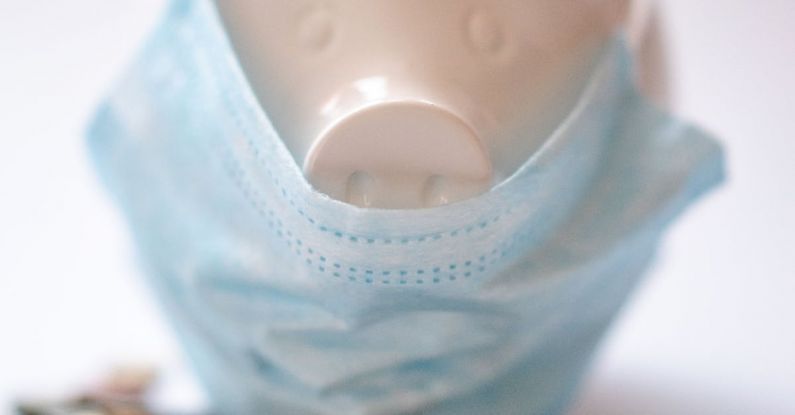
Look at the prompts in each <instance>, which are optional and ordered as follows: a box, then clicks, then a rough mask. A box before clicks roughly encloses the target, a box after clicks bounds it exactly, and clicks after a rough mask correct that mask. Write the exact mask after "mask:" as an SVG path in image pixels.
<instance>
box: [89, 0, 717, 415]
mask: <svg viewBox="0 0 795 415" xmlns="http://www.w3.org/2000/svg"><path fill="white" fill-rule="evenodd" d="M630 73H631V68H630V59H629V52H628V51H627V50H626V48H625V46H624V43H623V42H622V41H621V40H616V41H615V42H614V43H613V45H612V46H610V47H608V48H607V49H606V51H605V53H604V58H603V61H602V62H601V64H599V66H598V68H597V69H596V70H595V73H594V75H593V79H592V80H591V81H590V84H589V86H588V87H587V90H586V91H585V92H584V93H583V96H582V98H581V100H580V101H579V103H578V105H577V107H576V108H575V109H574V110H573V111H572V113H571V114H570V115H569V116H568V118H567V119H566V120H565V121H564V122H563V123H562V124H561V125H560V126H559V128H558V129H557V130H556V131H555V132H554V134H552V135H551V136H550V137H549V138H548V140H547V142H546V143H545V144H544V146H543V147H542V148H540V149H539V150H538V151H537V152H536V153H535V154H534V155H533V156H532V157H531V158H530V159H529V160H527V161H526V163H525V164H524V165H523V166H522V167H521V168H520V169H519V170H518V171H517V172H516V173H515V174H514V175H513V176H512V177H510V178H509V179H507V180H505V181H504V182H503V183H501V184H499V185H498V186H496V187H495V188H494V189H492V190H491V191H490V192H488V193H486V194H483V195H481V196H478V197H476V198H473V199H470V200H467V201H463V202H460V203H456V204H452V205H449V206H444V207H438V208H433V209H424V210H407V211H397V210H363V209H359V208H356V207H352V206H349V205H346V204H343V203H340V202H337V201H334V200H331V199H329V198H327V197H325V196H324V195H322V194H320V193H318V192H315V191H314V190H312V189H311V187H310V186H309V185H308V184H307V182H306V181H305V179H304V177H303V175H302V173H301V171H300V168H299V167H298V166H297V165H296V163H295V161H294V159H293V158H292V156H291V155H290V154H289V152H288V151H287V149H286V148H285V146H284V145H283V143H282V141H281V140H280V138H279V136H278V135H277V133H276V132H275V131H274V129H273V127H272V126H271V123H270V121H269V120H268V117H267V113H265V112H263V110H262V108H261V107H260V106H259V104H258V102H257V100H256V98H255V96H254V94H253V93H252V91H251V89H250V87H249V86H248V84H247V81H246V79H245V77H244V75H243V72H242V71H241V69H240V67H239V65H238V63H237V61H236V58H235V55H234V53H233V51H232V49H231V47H230V45H229V43H228V40H227V38H226V35H225V33H224V31H223V28H222V25H221V23H220V20H219V18H218V15H217V12H216V10H215V9H214V6H213V4H212V2H210V1H209V0H193V1H178V2H174V3H173V4H172V7H171V8H170V10H169V12H168V14H167V17H166V19H165V20H164V21H163V22H162V23H161V24H160V26H159V28H158V29H157V30H156V33H155V34H154V36H153V38H152V39H151V40H150V41H149V42H148V44H147V46H146V47H145V49H144V50H143V52H142V53H141V55H140V57H139V58H138V60H137V62H136V63H134V64H133V65H132V68H131V70H130V71H129V72H128V73H127V75H126V76H125V77H124V79H122V82H120V83H119V86H118V88H116V89H115V90H114V92H113V94H111V96H110V98H109V99H108V100H107V102H106V103H105V104H104V105H103V106H102V108H101V109H100V111H99V114H98V115H97V117H96V119H95V121H94V123H93V125H92V127H91V130H90V133H89V136H90V146H91V149H92V152H93V154H94V157H95V160H96V164H97V165H98V168H99V170H100V172H101V174H102V176H103V178H104V180H105V182H106V184H107V186H108V188H110V189H111V191H112V192H113V194H114V196H115V198H116V200H117V201H118V203H119V204H120V205H121V206H122V207H123V209H124V212H125V213H126V215H127V217H128V219H129V221H130V222H131V224H132V229H133V232H134V235H135V239H136V242H137V246H138V247H139V252H140V256H141V258H142V262H143V263H144V264H145V266H146V268H147V271H148V275H150V276H151V279H150V283H151V285H152V286H153V287H154V288H155V292H156V293H157V295H158V296H159V299H160V300H161V303H162V304H163V307H164V310H165V312H166V314H167V315H168V316H169V318H170V319H171V321H172V323H173V326H174V327H175V328H176V331H177V333H178V334H179V337H180V338H181V340H182V342H183V344H184V346H185V349H186V350H187V352H188V354H189V355H190V357H191V360H192V362H193V363H194V365H195V368H196V370H197V373H198V374H199V377H200V378H201V379H202V381H203V382H204V384H205V386H206V388H207V391H208V393H209V395H210V396H211V398H212V401H213V402H214V404H215V405H216V406H217V408H218V411H219V412H223V413H230V414H255V413H260V414H280V415H291V414H302V415H303V414H318V415H320V414H323V415H325V414H354V415H355V414H398V413H401V414H402V413H423V414H433V415H442V414H444V415H448V414H450V415H452V414H457V415H462V414H464V415H465V414H522V415H526V414H555V413H560V411H562V410H563V409H564V408H565V405H566V402H567V401H568V398H569V397H570V395H571V393H572V392H573V391H574V389H575V387H576V385H577V382H578V380H579V378H580V376H581V374H582V372H583V370H584V368H585V366H586V364H587V362H588V360H589V357H590V355H591V354H592V351H593V350H594V348H595V346H596V344H597V342H598V341H599V339H600V337H601V336H602V334H603V333H604V332H605V330H606V328H607V327H608V325H609V324H610V321H611V320H612V319H613V317H614V316H615V315H616V313H617V311H618V310H619V308H620V307H621V305H622V303H623V302H624V301H625V299H626V297H627V295H628V293H629V292H630V291H631V290H632V288H633V286H634V285H635V284H636V282H637V281H638V279H639V277H640V276H641V275H642V273H643V271H644V269H645V268H646V267H647V265H648V264H649V262H650V260H651V258H652V256H653V253H654V250H655V246H656V245H657V242H658V240H659V238H660V236H661V233H662V231H663V230H664V228H665V227H666V225H667V224H668V223H669V222H670V221H671V220H672V219H673V218H674V217H675V216H676V215H677V214H678V213H680V211H681V210H682V209H683V208H684V207H685V206H686V205H688V204H689V203H690V202H691V201H692V200H693V199H695V198H696V197H698V196H700V195H701V194H702V193H703V192H705V191H706V190H707V189H709V188H710V187H712V186H713V185H715V184H717V183H718V182H719V181H720V180H721V178H722V156H721V151H720V148H719V147H718V145H717V144H716V143H715V142H713V141H712V140H711V139H710V138H708V137H706V136H705V135H704V134H703V133H701V132H700V131H698V130H696V129H694V128H692V127H690V126H688V125H686V124H683V123H681V122H679V121H676V120H674V119H672V118H671V117H669V116H668V115H666V114H663V113H661V112H660V111H658V110H656V109H655V108H653V107H652V106H650V105H649V104H647V103H646V102H644V101H643V99H641V98H640V97H639V96H638V95H637V94H636V93H635V91H634V89H633V85H632V82H631V79H630V78H631V76H630Z"/></svg>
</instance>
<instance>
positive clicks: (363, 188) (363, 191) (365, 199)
mask: <svg viewBox="0 0 795 415" xmlns="http://www.w3.org/2000/svg"><path fill="white" fill-rule="evenodd" d="M373 182H374V181H373V178H372V177H371V176H370V175H369V174H367V173H365V172H363V171H356V172H354V173H353V174H351V175H350V176H349V177H348V186H347V189H346V201H347V202H348V203H350V204H352V205H356V206H359V207H370V205H372V204H373V200H372V193H371V192H372V188H373Z"/></svg>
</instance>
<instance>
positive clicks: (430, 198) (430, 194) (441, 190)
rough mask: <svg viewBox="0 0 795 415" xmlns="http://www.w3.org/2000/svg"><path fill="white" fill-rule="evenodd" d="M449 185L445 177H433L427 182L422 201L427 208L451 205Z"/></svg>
mask: <svg viewBox="0 0 795 415" xmlns="http://www.w3.org/2000/svg"><path fill="white" fill-rule="evenodd" d="M448 190H449V189H448V183H447V179H446V178H445V177H444V176H440V175H433V176H431V177H429V178H428V180H426V181H425V185H424V186H423V189H422V201H423V204H424V206H425V207H434V206H442V205H446V204H447V203H449V195H448Z"/></svg>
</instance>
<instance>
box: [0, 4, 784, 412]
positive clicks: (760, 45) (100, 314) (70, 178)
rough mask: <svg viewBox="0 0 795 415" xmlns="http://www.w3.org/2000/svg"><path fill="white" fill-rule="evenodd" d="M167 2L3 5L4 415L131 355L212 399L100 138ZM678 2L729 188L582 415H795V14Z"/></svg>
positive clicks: (670, 254)
mask: <svg viewBox="0 0 795 415" xmlns="http://www.w3.org/2000/svg"><path fill="white" fill-rule="evenodd" d="M161 6H162V1H161V0H70V1H68V2H67V1H52V0H49V1H48V0H25V1H21V0H0V411H10V406H9V405H10V402H11V399H12V398H14V397H16V396H19V395H20V394H25V393H30V392H34V391H41V390H53V391H55V390H59V389H60V388H62V387H63V385H66V384H71V383H73V381H74V380H75V379H81V378H84V377H87V376H89V375H90V374H91V373H94V372H96V371H97V370H100V369H101V368H102V367H103V366H105V365H106V364H109V363H113V362H118V361H120V360H121V361H123V360H130V359H132V360H144V361H154V362H163V363H164V364H165V365H166V367H167V368H168V369H169V373H170V374H171V375H170V376H169V377H168V379H169V381H168V382H167V383H166V385H167V392H165V393H164V394H163V395H164V396H167V397H168V399H167V400H168V401H169V402H170V403H172V404H173V405H176V406H181V405H195V404H196V403H197V402H200V401H201V395H200V393H199V392H198V390H197V389H196V388H195V385H194V384H193V383H192V381H191V379H190V378H189V377H188V376H187V375H186V374H184V373H185V372H184V370H183V365H182V363H181V362H180V360H179V353H178V349H177V347H176V345H175V344H174V341H173V339H172V338H171V335H170V333H169V331H168V330H167V328H166V327H165V326H164V324H163V322H161V320H160V319H159V317H158V313H157V310H156V307H155V305H154V304H153V302H152V300H151V299H150V298H149V297H148V293H147V291H146V289H145V287H143V283H142V281H141V279H140V278H138V276H137V274H136V272H137V270H136V269H135V266H134V261H133V259H132V257H131V254H130V253H131V247H130V244H129V240H128V239H127V234H126V232H125V230H124V227H123V221H122V218H121V216H120V215H119V213H118V212H117V211H116V210H115V208H114V207H113V206H112V205H111V204H110V202H109V200H108V199H107V198H106V196H105V194H104V193H103V191H102V190H101V188H100V187H99V184H98V181H97V179H96V178H95V176H94V173H93V171H92V169H91V166H90V163H89V161H88V159H87V154H86V149H85V145H84V142H83V139H82V137H81V131H82V128H83V126H84V123H85V121H86V119H87V118H88V116H89V115H90V113H91V111H92V109H93V106H94V105H95V103H96V101H97V99H98V97H99V96H100V95H101V94H102V92H103V91H105V90H106V88H107V87H108V84H109V83H110V82H111V80H112V79H113V78H114V77H115V76H116V75H117V74H118V71H119V70H120V69H121V68H122V67H123V66H124V64H125V63H126V62H127V61H128V60H129V58H130V55H131V54H132V53H133V52H134V50H135V48H136V46H137V45H138V44H139V43H140V41H141V40H142V38H143V37H144V36H145V35H146V33H147V31H148V30H149V29H150V28H151V26H152V25H153V24H154V22H155V20H156V18H157V15H158V12H159V9H160V7H161ZM663 6H664V12H665V15H666V16H667V17H668V24H669V29H670V44H671V46H672V48H673V50H672V58H673V61H674V63H675V65H676V66H675V70H674V75H675V76H676V81H677V86H678V89H679V95H678V97H679V99H678V100H677V109H678V111H679V112H680V113H682V114H684V115H685V116H687V117H688V118H690V119H693V120H697V121H698V122H699V123H701V124H702V125H704V126H706V127H707V128H708V129H710V130H711V131H713V132H715V133H717V134H718V135H720V136H721V137H722V138H723V139H724V142H725V143H726V146H727V149H728V165H729V174H730V181H729V182H728V183H727V184H726V185H725V186H724V187H723V188H722V189H721V190H720V191H719V192H717V193H714V194H712V195H711V196H710V197H709V198H708V199H707V200H705V201H704V202H703V203H700V204H699V205H698V206H697V207H696V208H695V209H693V210H691V211H690V212H689V213H688V214H687V215H686V216H685V217H684V218H683V220H681V221H680V222H679V223H678V224H677V225H676V226H675V228H674V229H672V231H671V233H670V234H669V237H668V239H667V244H666V247H665V249H664V251H663V253H662V255H661V257H660V261H659V265H658V267H657V268H656V269H655V271H654V272H653V273H652V274H650V275H649V277H648V279H647V280H646V282H645V283H644V284H643V285H642V287H641V289H640V290H639V291H638V292H637V293H636V295H635V296H634V298H633V301H632V302H631V303H630V304H629V306H628V307H627V309H626V313H625V314H624V315H623V317H622V318H621V319H620V320H619V321H618V324H617V325H616V326H615V327H614V329H613V330H612V332H611V335H610V337H609V338H608V340H607V341H606V342H605V344H604V347H603V348H602V351H601V353H600V354H599V356H598V358H597V360H596V362H595V364H594V367H593V371H592V372H591V375H590V376H589V378H588V380H587V381H586V384H585V385H584V390H583V391H582V393H581V395H580V397H579V399H578V400H577V402H576V403H575V407H574V409H573V414H575V415H586V414H596V415H606V414H617V415H638V414H642V415H658V414H659V415H672V414H687V415H696V414H698V415H703V414H743V415H758V414H766V415H785V414H795V236H794V235H795V160H794V159H795V1H793V0H757V1H749V0H699V1H692V0H663Z"/></svg>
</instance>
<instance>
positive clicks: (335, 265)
mask: <svg viewBox="0 0 795 415" xmlns="http://www.w3.org/2000/svg"><path fill="white" fill-rule="evenodd" d="M224 153H226V154H227V155H228V152H224ZM225 159H226V160H225V161H226V162H225V163H224V165H225V167H226V168H227V169H228V171H229V174H230V176H231V177H232V179H233V181H234V182H235V184H236V185H237V186H238V187H239V188H240V189H241V191H242V193H243V195H244V196H245V197H246V200H247V201H248V202H249V203H250V204H251V205H252V206H253V207H254V209H255V210H256V211H257V213H258V214H260V215H261V216H263V217H265V218H266V219H267V220H268V226H269V227H270V228H271V229H273V230H274V232H275V234H276V236H277V237H279V238H280V239H283V240H284V242H285V244H286V245H287V247H288V248H289V249H290V250H291V251H293V252H294V253H295V254H296V256H298V257H304V258H305V259H304V263H305V264H306V266H309V267H311V268H313V270H316V271H318V272H320V273H323V274H331V275H332V276H334V277H335V278H339V279H347V280H348V281H351V282H360V283H365V284H381V285H396V286H402V285H424V284H425V283H426V282H427V283H429V284H439V283H441V282H443V281H456V280H458V279H460V278H464V279H467V278H470V277H472V276H473V275H476V274H481V273H483V272H485V271H486V269H488V268H489V267H490V266H492V265H494V264H496V263H497V261H498V260H499V259H500V258H503V257H505V256H506V255H507V254H508V252H509V247H510V245H511V244H505V245H507V247H506V248H504V249H497V248H494V249H492V250H491V251H490V252H489V253H487V254H483V255H480V256H479V257H478V258H477V259H475V260H467V261H464V262H463V263H450V264H448V265H447V266H446V267H442V266H436V267H433V268H430V269H425V268H420V269H416V270H412V271H409V270H407V269H400V270H376V269H369V268H358V267H353V266H347V267H346V266H344V265H343V264H341V263H340V262H337V261H333V260H331V259H329V258H328V257H326V256H325V255H323V254H322V253H320V252H319V251H317V250H316V249H314V248H312V247H309V246H305V244H304V243H303V241H302V240H301V239H299V238H297V237H295V235H293V233H292V231H290V230H289V229H287V228H285V227H284V223H283V222H282V221H281V219H279V218H278V217H277V216H276V213H275V212H274V211H273V209H269V208H268V206H267V203H265V202H258V201H257V200H256V199H255V197H254V196H256V191H255V190H252V186H251V185H250V184H249V182H248V180H247V179H246V177H245V172H244V170H243V169H242V168H241V167H240V166H239V164H237V163H235V162H234V161H233V160H232V159H231V158H227V157H225ZM393 276H396V277H398V278H397V279H394V278H392V277H393Z"/></svg>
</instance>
